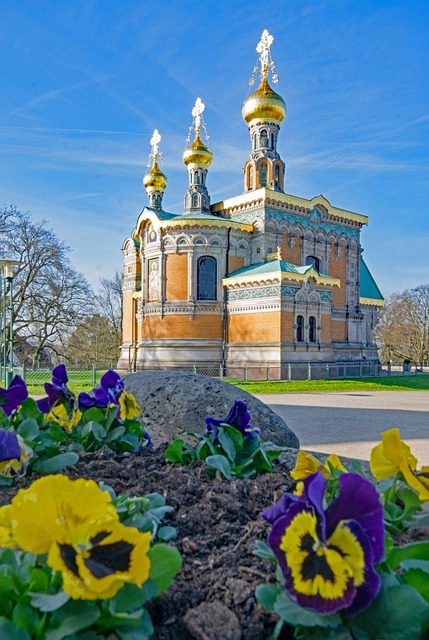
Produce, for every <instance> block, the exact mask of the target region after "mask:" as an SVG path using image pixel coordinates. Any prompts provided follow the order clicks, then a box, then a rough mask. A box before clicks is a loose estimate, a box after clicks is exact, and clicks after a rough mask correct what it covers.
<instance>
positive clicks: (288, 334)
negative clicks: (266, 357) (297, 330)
mask: <svg viewBox="0 0 429 640" xmlns="http://www.w3.org/2000/svg"><path fill="white" fill-rule="evenodd" d="M293 323H294V314H293V313H292V312H290V311H284V312H283V313H282V328H281V335H282V342H293V339H294V329H293Z"/></svg>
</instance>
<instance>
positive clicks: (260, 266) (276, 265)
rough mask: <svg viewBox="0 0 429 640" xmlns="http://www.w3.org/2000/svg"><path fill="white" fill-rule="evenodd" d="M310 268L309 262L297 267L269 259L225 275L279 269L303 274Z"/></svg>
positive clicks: (254, 273)
mask: <svg viewBox="0 0 429 640" xmlns="http://www.w3.org/2000/svg"><path fill="white" fill-rule="evenodd" d="M311 269H313V266H312V265H311V264H309V265H305V266H302V267H299V266H298V265H296V264H292V263H291V262H285V261H284V260H269V261H268V262H258V263H257V264H251V265H249V266H248V267H242V268H241V269H237V271H233V272H232V273H230V274H228V275H227V276H226V277H227V278H236V277H238V276H247V275H249V276H251V275H257V274H258V275H259V274H263V273H275V272H278V271H281V272H283V273H300V274H302V275H303V274H304V273H307V271H310V270H311ZM319 275H321V276H322V277H323V278H330V277H331V276H327V275H325V274H323V273H321V274H319Z"/></svg>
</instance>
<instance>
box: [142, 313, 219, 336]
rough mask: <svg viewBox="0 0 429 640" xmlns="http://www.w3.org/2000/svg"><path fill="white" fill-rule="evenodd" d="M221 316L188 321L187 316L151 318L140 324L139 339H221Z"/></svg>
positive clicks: (202, 316) (195, 318) (209, 316)
mask: <svg viewBox="0 0 429 640" xmlns="http://www.w3.org/2000/svg"><path fill="white" fill-rule="evenodd" d="M222 336H223V326H222V318H221V316H214V315H201V316H197V315H195V316H194V319H193V320H190V318H189V315H187V314H186V315H185V314H183V315H166V316H164V318H163V319H161V317H160V316H151V317H147V318H145V319H144V321H143V322H142V324H141V339H143V340H144V339H145V338H154V339H156V338H222Z"/></svg>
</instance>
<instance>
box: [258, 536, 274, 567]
mask: <svg viewBox="0 0 429 640" xmlns="http://www.w3.org/2000/svg"><path fill="white" fill-rule="evenodd" d="M253 555H254V556H258V558H263V559H264V560H269V561H270V562H277V559H276V556H275V555H274V553H273V550H272V549H271V547H269V546H268V545H267V544H266V543H265V542H262V540H256V542H255V550H254V551H253Z"/></svg>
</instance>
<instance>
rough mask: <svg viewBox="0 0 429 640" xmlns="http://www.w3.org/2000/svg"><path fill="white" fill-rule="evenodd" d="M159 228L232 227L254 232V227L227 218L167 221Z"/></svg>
mask: <svg viewBox="0 0 429 640" xmlns="http://www.w3.org/2000/svg"><path fill="white" fill-rule="evenodd" d="M159 226H160V227H161V228H163V229H169V228H172V227H217V228H219V227H221V228H223V229H225V230H226V229H227V228H228V227H232V228H233V229H238V230H239V231H247V232H249V233H251V232H252V231H253V225H251V224H246V223H244V222H237V221H235V220H230V219H225V218H216V217H214V216H213V220H207V219H201V220H199V219H198V218H191V217H189V219H186V218H182V217H181V218H180V219H179V220H165V221H163V222H161V223H160V224H159Z"/></svg>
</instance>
